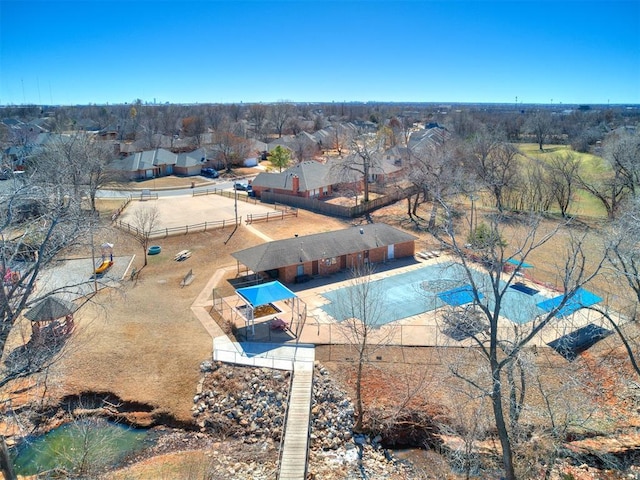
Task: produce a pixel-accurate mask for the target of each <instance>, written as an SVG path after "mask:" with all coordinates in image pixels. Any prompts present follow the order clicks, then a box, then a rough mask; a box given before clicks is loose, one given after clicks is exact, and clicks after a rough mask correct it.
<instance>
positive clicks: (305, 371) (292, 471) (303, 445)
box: [278, 362, 313, 480]
mask: <svg viewBox="0 0 640 480" xmlns="http://www.w3.org/2000/svg"><path fill="white" fill-rule="evenodd" d="M312 390H313V363H309V362H295V363H294V366H293V381H292V383H291V394H290V395H289V409H288V413H287V423H286V427H285V433H284V442H283V446H282V456H281V458H280V468H279V469H278V479H279V480H305V478H306V475H307V455H308V451H309V428H310V427H309V418H310V415H311V394H312Z"/></svg>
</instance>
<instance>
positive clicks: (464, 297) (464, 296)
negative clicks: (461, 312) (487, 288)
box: [438, 285, 483, 307]
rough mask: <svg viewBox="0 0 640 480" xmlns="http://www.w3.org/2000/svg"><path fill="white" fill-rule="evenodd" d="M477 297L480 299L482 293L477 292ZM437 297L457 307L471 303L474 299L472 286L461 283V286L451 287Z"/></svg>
mask: <svg viewBox="0 0 640 480" xmlns="http://www.w3.org/2000/svg"><path fill="white" fill-rule="evenodd" d="M478 297H480V299H482V297H483V295H482V294H481V293H480V292H478ZM438 298H440V300H442V301H443V302H445V303H446V304H448V305H451V306H453V307H459V306H460V305H465V304H467V303H471V302H473V301H474V300H475V296H474V295H473V287H472V286H471V285H462V286H461V287H456V288H452V289H451V290H446V291H444V292H440V293H439V294H438Z"/></svg>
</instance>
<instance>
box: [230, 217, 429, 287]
mask: <svg viewBox="0 0 640 480" xmlns="http://www.w3.org/2000/svg"><path fill="white" fill-rule="evenodd" d="M416 240H417V237H415V236H414V235H411V234H409V233H406V232H404V231H402V230H398V229H397V228H394V227H392V226H390V225H387V224H385V223H371V224H368V225H362V226H356V227H349V228H345V229H343V230H337V231H335V232H323V233H316V234H313V235H304V236H300V237H299V236H295V237H293V238H288V239H284V240H275V241H272V242H267V243H263V244H262V245H258V246H255V247H251V248H247V249H245V250H240V251H238V252H235V253H233V254H232V256H233V257H234V258H235V259H236V260H237V262H238V272H241V270H242V268H241V265H244V267H245V268H246V270H247V271H251V272H253V273H256V274H260V275H262V276H263V277H267V278H271V279H276V278H277V279H279V280H280V281H281V282H284V283H294V282H301V281H305V280H308V279H310V278H312V277H314V276H324V275H330V274H332V273H336V272H339V271H341V270H346V269H351V268H357V267H359V266H363V265H369V264H375V263H383V262H387V261H389V260H393V259H397V258H404V257H411V256H413V255H414V253H415V241H416ZM247 273H248V272H247Z"/></svg>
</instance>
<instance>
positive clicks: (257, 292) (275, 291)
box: [236, 281, 296, 307]
mask: <svg viewBox="0 0 640 480" xmlns="http://www.w3.org/2000/svg"><path fill="white" fill-rule="evenodd" d="M236 293H237V294H238V295H240V296H241V297H242V298H244V299H245V300H246V301H247V302H249V303H250V304H251V306H253V307H259V306H260V305H267V304H268V303H271V302H277V301H279V300H288V299H289V298H294V297H295V296H296V294H295V293H293V292H292V291H291V290H289V289H288V288H287V287H285V286H284V285H282V284H281V283H280V282H278V281H274V282H269V283H262V284H260V285H254V286H252V287H245V288H239V289H238V290H236Z"/></svg>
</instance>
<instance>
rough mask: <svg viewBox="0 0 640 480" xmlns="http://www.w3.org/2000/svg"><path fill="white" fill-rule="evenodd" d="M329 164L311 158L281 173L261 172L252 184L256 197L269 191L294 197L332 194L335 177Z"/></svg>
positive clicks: (314, 196)
mask: <svg viewBox="0 0 640 480" xmlns="http://www.w3.org/2000/svg"><path fill="white" fill-rule="evenodd" d="M335 178H336V177H335V174H333V173H332V171H331V168H330V166H329V165H327V164H324V163H319V162H315V161H313V160H309V161H306V162H302V163H299V164H297V165H295V166H293V167H290V168H288V169H287V170H285V171H284V172H280V173H269V172H262V173H259V174H258V176H257V177H256V178H254V180H253V182H252V183H251V186H252V187H253V192H254V194H255V196H256V197H260V196H261V195H262V192H264V191H269V192H273V193H279V194H283V195H292V196H294V197H304V198H316V197H324V196H327V195H331V193H332V191H333V185H334V184H336V183H339V182H337V181H336V179H335Z"/></svg>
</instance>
